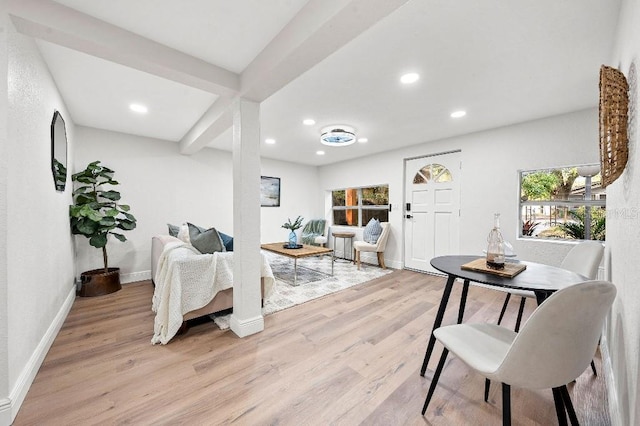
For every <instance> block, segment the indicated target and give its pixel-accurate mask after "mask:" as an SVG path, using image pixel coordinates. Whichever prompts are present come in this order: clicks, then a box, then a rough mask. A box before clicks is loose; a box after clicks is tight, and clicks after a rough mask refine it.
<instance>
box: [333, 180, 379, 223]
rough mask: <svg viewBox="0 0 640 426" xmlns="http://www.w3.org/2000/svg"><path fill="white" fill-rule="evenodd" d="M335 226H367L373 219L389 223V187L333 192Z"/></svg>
mask: <svg viewBox="0 0 640 426" xmlns="http://www.w3.org/2000/svg"><path fill="white" fill-rule="evenodd" d="M331 198H332V210H333V224H334V225H346V226H365V225H366V224H367V223H368V222H369V220H371V219H372V218H377V219H378V220H379V221H380V222H388V221H389V187H388V186H387V185H380V186H371V187H365V188H347V189H339V190H336V191H331Z"/></svg>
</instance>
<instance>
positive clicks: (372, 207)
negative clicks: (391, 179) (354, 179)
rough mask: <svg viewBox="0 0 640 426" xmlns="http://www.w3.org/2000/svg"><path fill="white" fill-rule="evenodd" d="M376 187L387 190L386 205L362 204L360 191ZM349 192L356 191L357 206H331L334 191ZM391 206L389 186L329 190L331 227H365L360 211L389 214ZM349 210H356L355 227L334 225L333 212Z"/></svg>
mask: <svg viewBox="0 0 640 426" xmlns="http://www.w3.org/2000/svg"><path fill="white" fill-rule="evenodd" d="M376 187H382V188H387V204H371V205H370V204H362V198H363V197H362V190H363V189H366V188H376ZM349 190H355V191H356V195H357V199H358V204H357V205H354V206H335V205H333V193H334V192H335V191H345V194H346V191H349ZM390 205H391V203H389V184H379V185H366V186H358V187H353V186H351V187H346V188H337V189H332V190H331V223H332V225H333V226H346V227H355V228H363V227H365V226H366V223H365V224H363V223H362V216H363V215H362V211H363V210H380V211H385V210H386V211H387V212H389V210H390V209H389V206H390ZM349 210H357V215H358V219H357V222H358V224H357V225H349V224H344V225H340V224H336V223H335V215H334V212H335V211H345V212H346V211H349Z"/></svg>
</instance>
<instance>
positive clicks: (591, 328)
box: [422, 281, 616, 425]
mask: <svg viewBox="0 0 640 426" xmlns="http://www.w3.org/2000/svg"><path fill="white" fill-rule="evenodd" d="M615 295H616V287H615V286H614V285H613V284H611V283H609V282H606V281H588V282H585V283H580V284H575V285H572V286H569V287H566V288H564V289H562V290H559V291H557V292H556V293H554V294H553V295H552V296H550V297H549V298H548V299H547V300H546V301H545V302H544V303H542V304H541V305H540V306H538V308H537V309H536V310H535V311H534V312H533V314H532V315H531V317H530V318H529V320H528V321H527V322H526V323H525V324H524V326H523V327H522V330H520V332H519V333H516V332H515V331H512V330H510V329H507V328H505V327H501V326H499V325H494V324H456V325H450V326H445V327H440V328H438V329H436V330H434V332H433V334H434V335H435V337H436V339H437V340H438V341H440V342H441V343H442V344H443V345H444V347H445V348H444V350H443V352H442V356H441V358H440V361H439V363H438V366H437V367H436V371H435V372H434V375H433V379H432V381H431V386H430V387H429V391H428V393H427V397H426V399H425V402H424V406H423V408H422V415H424V414H425V412H426V410H427V407H428V406H429V402H430V401H431V397H432V396H433V393H434V390H435V388H436V385H437V384H438V379H439V378H440V373H441V372H442V369H443V367H444V364H445V361H446V359H447V354H448V353H449V351H451V352H452V353H453V354H455V355H456V356H457V357H458V358H460V360H462V361H463V362H464V363H465V364H467V365H468V366H469V367H471V368H472V369H474V370H476V371H478V372H479V373H480V374H481V375H483V376H485V377H486V378H487V379H490V380H497V381H499V382H501V383H502V423H503V425H510V424H511V396H510V395H511V386H517V387H520V388H526V389H546V388H551V389H553V396H554V400H555V402H556V414H557V416H558V420H559V421H560V424H566V415H567V414H568V415H569V419H570V421H571V424H572V425H575V424H578V419H577V416H576V413H575V410H574V408H573V404H572V403H571V398H570V397H569V392H568V391H567V387H566V384H567V383H569V382H571V381H573V380H575V379H576V378H577V377H578V376H580V374H582V372H583V371H584V370H585V368H586V367H587V365H589V361H590V360H591V359H592V357H593V354H594V353H595V351H596V347H597V345H598V339H599V338H600V333H601V331H602V325H603V323H604V319H605V316H606V315H607V313H608V312H609V309H610V308H611V305H612V303H613V301H614V299H615Z"/></svg>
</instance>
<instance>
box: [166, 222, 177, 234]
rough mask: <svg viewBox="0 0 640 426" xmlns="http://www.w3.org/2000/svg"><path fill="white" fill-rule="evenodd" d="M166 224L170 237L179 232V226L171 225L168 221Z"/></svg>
mask: <svg viewBox="0 0 640 426" xmlns="http://www.w3.org/2000/svg"><path fill="white" fill-rule="evenodd" d="M167 226H168V227H169V235H171V236H172V237H177V236H178V232H180V227H179V226H176V225H172V224H170V223H167Z"/></svg>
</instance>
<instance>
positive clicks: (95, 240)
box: [89, 234, 107, 248]
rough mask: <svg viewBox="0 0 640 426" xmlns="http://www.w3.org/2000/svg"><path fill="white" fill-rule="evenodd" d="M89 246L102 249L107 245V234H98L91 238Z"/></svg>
mask: <svg viewBox="0 0 640 426" xmlns="http://www.w3.org/2000/svg"><path fill="white" fill-rule="evenodd" d="M89 244H91V245H92V246H93V247H95V248H102V247H104V246H106V245H107V234H97V235H94V236H92V237H91V238H89Z"/></svg>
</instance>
